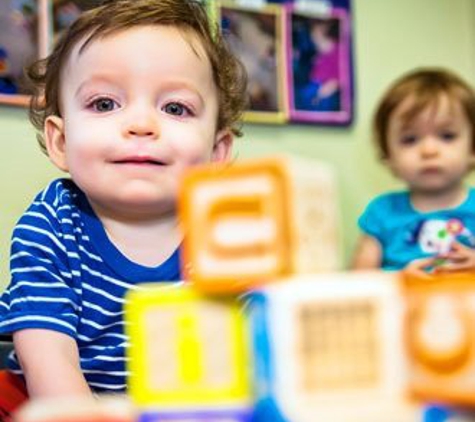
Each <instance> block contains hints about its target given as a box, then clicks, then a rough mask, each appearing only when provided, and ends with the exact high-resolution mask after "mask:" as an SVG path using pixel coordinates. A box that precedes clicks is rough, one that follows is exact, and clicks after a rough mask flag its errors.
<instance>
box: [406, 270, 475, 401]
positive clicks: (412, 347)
mask: <svg viewBox="0 0 475 422" xmlns="http://www.w3.org/2000/svg"><path fill="white" fill-rule="evenodd" d="M403 277H404V278H403V283H404V286H405V296H406V310H405V321H404V331H405V342H406V350H407V353H408V359H409V387H410V392H411V394H412V396H414V397H415V398H417V399H421V400H424V401H441V402H444V403H452V404H455V405H470V406H473V405H475V396H474V394H473V392H474V391H475V377H474V374H475V274H474V273H453V274H448V273H447V274H434V275H427V276H424V277H421V278H418V277H414V276H411V275H407V274H403Z"/></svg>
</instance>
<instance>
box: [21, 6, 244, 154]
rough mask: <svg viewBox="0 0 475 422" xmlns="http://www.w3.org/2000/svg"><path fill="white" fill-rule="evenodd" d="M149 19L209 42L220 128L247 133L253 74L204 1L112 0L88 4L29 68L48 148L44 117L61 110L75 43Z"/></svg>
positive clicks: (36, 116) (37, 120)
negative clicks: (243, 122) (243, 125)
mask: <svg viewBox="0 0 475 422" xmlns="http://www.w3.org/2000/svg"><path fill="white" fill-rule="evenodd" d="M146 25H165V26H174V27H176V28H178V29H180V30H181V31H183V34H184V35H185V36H187V35H188V36H189V35H190V34H191V35H196V36H197V37H198V39H199V40H200V41H201V43H202V44H203V47H204V49H205V51H206V53H207V55H208V58H209V61H210V63H211V68H212V72H213V79H214V82H215V84H216V86H217V88H218V106H219V109H218V120H217V128H218V130H221V129H224V128H230V129H231V130H232V132H233V133H234V134H235V135H237V136H241V135H242V132H241V116H242V113H243V111H244V108H245V106H246V104H247V94H246V86H247V76H246V72H245V70H244V67H243V65H242V64H241V62H240V61H239V60H238V59H237V58H236V57H235V56H234V54H232V52H231V51H230V50H229V48H228V46H227V44H226V42H225V41H224V39H223V37H222V35H221V33H220V31H219V26H218V25H217V24H212V23H210V20H209V17H208V15H207V13H206V9H205V8H204V6H203V5H202V4H201V3H200V2H199V1H197V0H112V1H111V0H106V1H104V2H103V4H102V5H101V6H99V7H96V8H94V9H91V10H88V11H86V12H84V13H82V14H81V15H80V17H79V18H78V19H77V20H76V21H75V22H74V23H73V24H72V25H71V26H70V27H69V28H68V29H67V30H66V31H65V32H64V33H63V34H62V36H61V37H60V38H59V40H58V42H57V43H56V45H55V47H54V49H53V51H52V53H51V54H50V55H49V56H48V57H47V58H46V59H42V60H38V61H37V62H35V63H34V64H32V65H31V66H30V67H29V68H27V70H26V74H27V77H28V79H29V81H30V83H31V84H32V87H33V91H34V94H33V97H32V100H31V103H30V113H29V115H30V121H31V122H32V124H33V125H34V126H35V128H36V129H37V131H38V134H37V139H38V143H39V144H40V147H41V149H42V150H43V152H46V146H45V142H44V137H43V129H44V123H45V120H46V118H47V117H48V116H51V115H57V116H61V105H60V94H61V79H62V77H63V75H62V69H63V68H64V66H65V64H66V62H67V60H68V58H69V55H70V53H71V51H72V50H73V48H74V47H75V46H76V45H77V44H78V43H79V42H81V41H82V42H83V44H82V46H81V48H84V47H85V46H87V45H88V44H89V43H91V42H92V41H93V40H95V39H97V38H100V37H105V36H108V35H110V34H113V33H115V32H119V31H123V30H126V29H129V28H133V27H137V26H146Z"/></svg>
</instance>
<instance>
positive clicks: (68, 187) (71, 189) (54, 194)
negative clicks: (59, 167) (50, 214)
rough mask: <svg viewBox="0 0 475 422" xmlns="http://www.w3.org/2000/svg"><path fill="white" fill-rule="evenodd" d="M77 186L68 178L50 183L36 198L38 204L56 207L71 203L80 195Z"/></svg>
mask: <svg viewBox="0 0 475 422" xmlns="http://www.w3.org/2000/svg"><path fill="white" fill-rule="evenodd" d="M80 192H81V191H80V190H79V188H78V187H77V186H76V184H75V183H74V182H73V181H72V180H71V179H67V178H60V179H56V180H53V181H52V182H50V184H49V185H48V186H46V188H44V189H43V190H42V191H41V192H40V193H39V194H38V195H37V196H36V198H35V202H36V203H46V204H50V205H52V206H54V207H57V206H60V205H62V204H65V203H71V202H72V201H73V200H74V198H76V197H77V196H78V195H79V194H80Z"/></svg>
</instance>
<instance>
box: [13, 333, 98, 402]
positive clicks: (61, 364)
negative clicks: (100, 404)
mask: <svg viewBox="0 0 475 422" xmlns="http://www.w3.org/2000/svg"><path fill="white" fill-rule="evenodd" d="M13 342H14V346H15V352H16V353H17V356H18V359H19V361H20V365H21V367H22V369H23V372H24V375H25V379H26V385H27V390H28V394H29V396H30V398H37V397H55V396H92V392H91V390H90V389H89V386H88V385H87V383H86V380H85V378H84V376H83V374H82V372H81V369H80V366H79V353H78V349H77V344H76V342H75V340H74V339H73V338H72V337H70V336H68V335H66V334H62V333H59V332H55V331H50V330H44V329H25V330H21V331H17V332H15V333H14V334H13Z"/></svg>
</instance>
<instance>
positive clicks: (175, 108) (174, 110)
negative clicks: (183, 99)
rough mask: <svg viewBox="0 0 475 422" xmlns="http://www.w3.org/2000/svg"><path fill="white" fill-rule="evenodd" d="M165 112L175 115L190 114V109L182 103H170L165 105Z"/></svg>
mask: <svg viewBox="0 0 475 422" xmlns="http://www.w3.org/2000/svg"><path fill="white" fill-rule="evenodd" d="M163 110H164V111H165V113H168V114H172V115H174V116H183V115H184V114H190V110H189V109H188V108H187V107H185V106H184V105H183V104H180V103H168V104H166V105H165V106H164V107H163Z"/></svg>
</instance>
